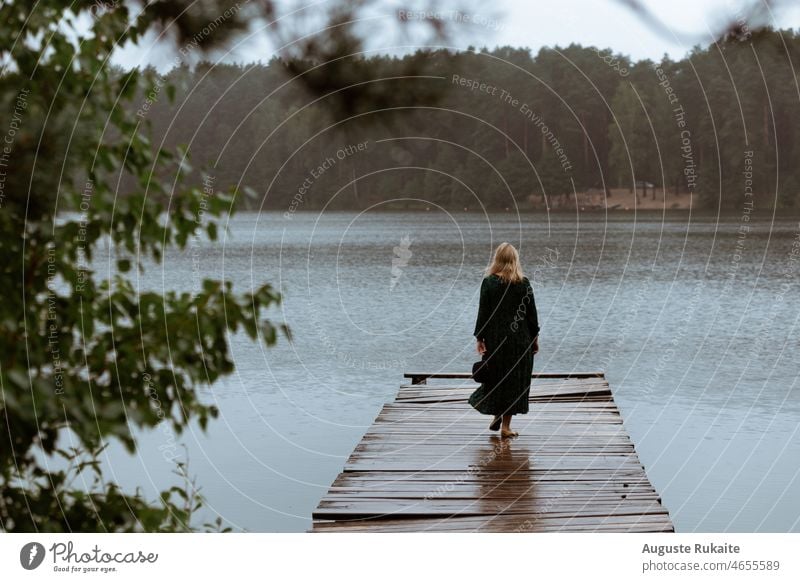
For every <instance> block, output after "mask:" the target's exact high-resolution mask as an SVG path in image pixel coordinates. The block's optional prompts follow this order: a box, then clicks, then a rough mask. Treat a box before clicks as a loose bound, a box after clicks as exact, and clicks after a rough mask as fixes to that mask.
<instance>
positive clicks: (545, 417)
mask: <svg viewBox="0 0 800 582" xmlns="http://www.w3.org/2000/svg"><path fill="white" fill-rule="evenodd" d="M406 378H410V379H411V380H412V383H411V384H408V385H404V386H402V387H401V388H400V391H399V392H398V394H397V397H396V398H395V400H394V402H392V403H390V404H386V405H385V406H384V407H383V409H382V410H381V412H380V414H379V415H378V417H377V418H376V419H375V422H374V423H373V424H372V426H371V427H370V428H369V430H368V431H367V433H366V434H365V435H364V438H363V439H362V440H361V442H360V443H359V444H358V446H356V448H355V450H354V451H353V453H352V454H351V455H350V458H349V459H348V460H347V463H346V464H345V466H344V470H343V471H342V473H341V474H339V476H338V477H337V478H336V480H335V481H334V482H333V484H332V485H331V487H330V489H329V490H328V492H327V494H326V495H325V496H324V497H323V498H322V500H321V501H320V503H319V506H318V507H317V509H316V510H315V511H314V513H313V518H314V524H313V529H312V531H315V532H317V531H319V532H329V531H352V532H357V531H363V532H422V531H453V532H463V531H483V532H551V531H598V532H600V531H608V532H625V531H630V532H671V531H674V528H673V525H672V521H671V520H670V517H669V513H668V512H667V510H666V508H665V507H664V506H663V505H662V504H661V498H660V496H659V494H658V492H657V491H656V490H655V488H654V487H653V485H652V484H651V483H650V481H649V480H648V478H647V474H646V473H645V470H644V467H643V466H642V464H641V463H640V462H639V458H638V456H637V455H636V451H635V448H634V445H633V442H632V441H631V439H630V437H629V436H628V434H627V432H626V431H625V428H624V426H623V424H622V417H621V416H620V413H619V409H618V408H617V406H616V404H615V403H614V398H613V395H612V394H611V390H610V388H609V386H608V382H607V381H606V380H605V377H604V375H603V374H602V373H595V372H591V373H572V374H538V375H537V374H534V379H533V384H532V386H531V396H530V401H531V411H530V413H529V414H527V415H521V416H516V417H515V418H514V421H513V428H514V430H517V431H519V433H520V436H519V437H517V438H513V439H503V438H500V437H499V435H498V434H497V433H494V432H490V431H489V430H488V428H487V426H488V424H489V421H490V420H491V419H489V418H488V417H486V416H483V415H480V414H478V413H477V412H475V410H473V409H472V407H471V406H470V405H469V404H468V403H467V398H468V397H469V394H470V393H471V392H472V390H474V388H475V385H474V384H473V383H472V382H471V381H470V380H469V376H468V375H467V374H443V375H437V374H427V373H415V374H406ZM431 378H437V379H442V378H444V379H447V380H450V381H451V382H450V383H449V384H447V385H438V386H437V385H436V384H429V383H427V380H428V379H431ZM452 380H459V381H460V383H453V382H452Z"/></svg>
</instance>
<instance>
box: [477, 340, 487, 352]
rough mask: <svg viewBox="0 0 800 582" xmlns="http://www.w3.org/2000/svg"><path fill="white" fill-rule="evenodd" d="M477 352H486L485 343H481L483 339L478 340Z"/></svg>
mask: <svg viewBox="0 0 800 582" xmlns="http://www.w3.org/2000/svg"><path fill="white" fill-rule="evenodd" d="M477 349H478V353H479V354H480V355H483V354H484V353H485V352H486V344H485V343H483V340H478V347H477Z"/></svg>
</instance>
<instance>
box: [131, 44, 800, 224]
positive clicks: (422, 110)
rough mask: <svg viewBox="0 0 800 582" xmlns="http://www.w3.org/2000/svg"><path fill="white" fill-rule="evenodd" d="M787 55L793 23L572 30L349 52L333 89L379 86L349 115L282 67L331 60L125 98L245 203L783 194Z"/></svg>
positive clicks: (738, 203)
mask: <svg viewBox="0 0 800 582" xmlns="http://www.w3.org/2000/svg"><path fill="white" fill-rule="evenodd" d="M795 63H800V36H798V34H796V33H794V32H793V31H761V32H758V33H756V34H754V35H749V34H747V35H745V36H741V37H738V38H731V37H729V38H725V39H722V40H720V41H719V42H717V43H715V44H713V45H711V46H709V47H708V48H702V49H701V48H695V49H694V50H692V51H691V53H690V54H688V55H687V57H686V58H684V59H682V60H679V61H673V60H670V59H669V58H666V57H665V58H664V59H662V60H661V61H660V62H652V61H649V60H644V61H638V62H632V61H631V60H630V59H628V58H627V57H625V56H624V55H619V54H612V53H611V52H610V51H608V50H598V49H595V48H593V47H588V48H587V47H581V46H579V45H570V46H569V47H566V48H546V49H542V50H540V51H539V52H538V53H537V54H535V55H532V54H531V53H530V51H529V50H526V49H518V48H510V47H502V48H496V49H494V50H491V51H490V50H487V49H482V50H476V49H472V48H470V49H469V50H467V51H463V52H452V51H447V50H437V51H430V52H418V53H416V54H413V55H408V56H405V57H393V56H378V57H373V58H369V59H362V58H359V59H357V60H354V61H353V67H352V71H354V73H353V75H352V78H349V79H342V80H341V88H340V89H338V90H337V95H336V97H337V98H340V99H341V97H342V95H343V94H344V95H345V96H346V95H347V91H348V89H347V86H348V85H349V84H354V85H357V86H359V87H363V86H364V85H365V84H368V86H369V87H371V88H374V94H373V95H372V96H371V97H372V98H371V99H370V101H369V103H370V104H369V106H363V107H362V106H361V105H360V104H359V103H358V102H352V103H348V107H349V111H347V114H346V115H342V114H336V115H334V113H332V111H340V109H334V108H331V107H328V106H327V104H326V98H325V97H323V98H322V99H319V100H316V101H314V100H312V99H310V98H309V97H308V96H307V94H306V92H305V89H304V84H303V83H301V82H298V79H297V78H294V79H293V78H292V76H291V74H290V73H289V71H292V72H297V71H301V73H300V74H305V75H324V74H325V65H315V64H314V63H301V64H300V65H298V63H285V62H283V61H281V60H279V59H273V60H272V61H270V62H269V63H268V64H266V65H263V64H255V65H224V64H223V65H220V64H215V65H212V64H209V63H201V64H200V65H198V66H196V67H195V68H194V69H190V68H189V67H186V66H182V67H178V68H175V69H173V70H172V71H170V72H169V73H167V74H166V75H164V77H163V78H160V80H159V82H158V83H156V84H154V85H153V87H151V88H150V89H149V90H144V91H142V92H140V94H139V95H137V96H136V97H135V98H134V99H133V100H132V101H131V102H130V104H129V105H128V107H130V115H133V116H137V117H138V118H139V119H140V120H141V121H142V122H149V124H150V126H151V128H152V131H153V140H154V144H156V145H166V146H169V147H173V146H178V145H184V146H187V147H188V152H189V155H190V159H191V165H192V167H193V168H194V170H193V171H194V173H195V174H196V175H195V176H194V177H193V179H195V178H196V180H197V182H198V184H200V183H201V182H202V177H201V173H200V172H201V169H202V170H203V171H205V172H207V174H208V175H209V176H211V178H210V179H211V180H213V184H214V186H215V187H216V188H227V187H230V186H235V187H237V188H238V191H239V192H244V191H245V190H247V189H248V188H249V189H252V190H253V191H254V192H255V196H254V197H249V198H248V197H245V196H243V195H242V196H239V197H238V200H239V201H240V202H239V204H240V206H241V207H246V208H260V209H273V210H275V209H277V210H282V211H288V212H292V211H294V210H303V209H320V208H323V207H327V208H332V209H333V208H337V209H338V208H366V207H368V206H371V205H375V204H378V205H381V207H386V208H417V207H420V206H424V205H430V204H434V205H441V206H443V207H445V208H448V209H462V208H470V209H476V210H477V209H480V208H488V209H497V208H510V207H513V206H514V205H517V206H519V207H531V206H536V205H541V204H543V203H544V202H545V199H544V197H545V196H546V197H547V202H548V203H550V205H554V203H555V202H557V201H559V200H560V201H561V202H562V205H563V203H564V202H565V201H566V204H569V201H570V200H572V199H573V196H572V192H573V188H574V189H575V190H577V191H587V190H595V191H600V192H601V193H606V194H607V193H608V192H609V191H610V190H611V189H612V188H627V189H633V188H637V189H641V188H642V187H643V186H646V185H653V186H655V187H661V186H663V187H664V188H665V189H666V191H667V192H668V193H679V194H687V195H688V194H689V193H692V194H693V195H694V196H695V202H696V204H697V205H699V206H705V207H713V208H717V207H721V208H724V209H736V208H743V206H744V205H745V204H750V205H751V206H752V207H754V208H755V209H757V210H758V209H767V208H772V207H773V206H777V207H779V208H791V207H796V206H800V204H799V203H798V200H800V164H798V163H797V162H798V157H799V156H800V150H798V147H800V88H799V87H798V80H797V79H796V75H795V70H794V68H793V65H794V64H795ZM337 70H341V67H339V68H337ZM303 71H306V72H305V73H303ZM170 85H171V86H172V87H173V88H174V92H175V94H174V99H173V100H170V99H168V98H167V94H166V93H167V91H166V90H165V89H164V88H165V87H167V86H170ZM172 90H173V89H170V90H169V91H170V92H172ZM362 93H363V91H362V92H359V95H360V94H362ZM382 97H383V98H382ZM345 102H346V103H347V100H346V99H345ZM376 103H377V104H378V105H377V106H376ZM381 104H383V105H385V106H381ZM206 181H208V178H207V179H206ZM245 187H248V188H245ZM612 202H613V199H609V200H608V204H609V205H611V204H612Z"/></svg>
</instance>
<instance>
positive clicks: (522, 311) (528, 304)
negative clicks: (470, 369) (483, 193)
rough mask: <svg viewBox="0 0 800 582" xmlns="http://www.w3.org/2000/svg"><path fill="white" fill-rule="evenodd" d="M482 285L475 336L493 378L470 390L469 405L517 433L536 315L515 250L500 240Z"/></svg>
mask: <svg viewBox="0 0 800 582" xmlns="http://www.w3.org/2000/svg"><path fill="white" fill-rule="evenodd" d="M486 275H487V276H486V277H485V278H484V279H483V282H482V283H481V298H480V306H479V307H478V320H477V321H476V322H475V334H474V335H475V338H476V339H477V341H478V353H479V354H483V353H484V352H487V350H488V357H489V367H490V369H491V370H492V372H493V374H492V375H493V378H492V381H491V382H485V383H483V384H481V385H480V387H479V388H478V389H477V390H475V392H473V393H472V395H471V396H470V397H469V403H470V404H471V405H472V406H473V407H474V408H475V409H476V410H477V411H478V412H481V413H483V414H491V415H493V416H494V420H493V421H492V423H491V424H490V425H489V429H491V430H497V429H498V428H499V429H500V435H501V436H503V437H515V436H518V435H519V433H517V432H515V431H512V430H511V417H512V416H513V415H515V414H527V412H528V394H529V392H530V388H531V371H532V370H533V355H534V354H536V353H537V352H538V351H539V319H538V316H537V313H536V302H535V301H534V298H533V289H532V288H531V284H530V282H529V281H528V279H527V277H525V276H524V275H523V274H522V269H521V268H520V264H519V254H518V253H517V249H515V248H514V247H513V246H512V245H510V244H508V243H503V244H501V245H500V246H498V247H497V250H495V252H494V259H493V260H492V264H491V266H490V267H489V268H488V269H487V270H486Z"/></svg>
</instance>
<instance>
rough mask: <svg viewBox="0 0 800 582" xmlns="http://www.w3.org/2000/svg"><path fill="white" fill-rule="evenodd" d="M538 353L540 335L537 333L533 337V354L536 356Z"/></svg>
mask: <svg viewBox="0 0 800 582" xmlns="http://www.w3.org/2000/svg"><path fill="white" fill-rule="evenodd" d="M538 353H539V336H538V335H537V336H536V337H535V338H534V339H533V355H534V356H535V355H536V354H538Z"/></svg>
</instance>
